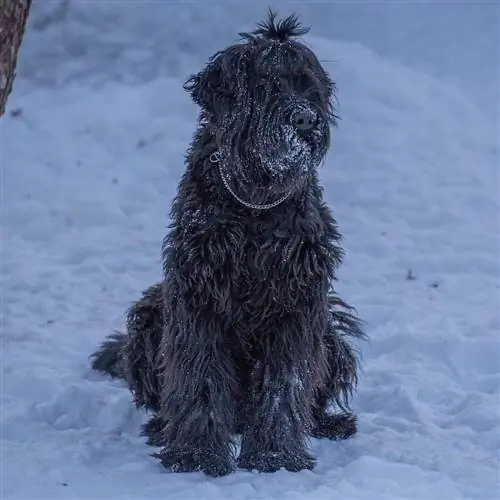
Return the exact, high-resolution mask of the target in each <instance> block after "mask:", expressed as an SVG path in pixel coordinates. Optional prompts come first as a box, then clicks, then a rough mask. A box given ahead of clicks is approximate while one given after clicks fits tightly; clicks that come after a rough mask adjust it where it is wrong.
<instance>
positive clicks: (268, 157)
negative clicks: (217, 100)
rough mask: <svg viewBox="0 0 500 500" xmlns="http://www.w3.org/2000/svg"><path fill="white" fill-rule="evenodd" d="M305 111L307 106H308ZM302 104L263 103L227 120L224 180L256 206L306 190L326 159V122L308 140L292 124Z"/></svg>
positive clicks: (221, 142)
mask: <svg viewBox="0 0 500 500" xmlns="http://www.w3.org/2000/svg"><path fill="white" fill-rule="evenodd" d="M302 106H304V105H303V104H302ZM298 110H300V109H298V106H297V103H296V102H293V101H290V100H289V102H288V103H285V104H284V103H280V102H276V103H270V104H268V105H267V106H265V105H264V104H260V105H258V106H254V107H253V108H252V107H251V106H249V105H246V106H245V107H244V109H243V110H242V109H239V110H237V112H234V111H233V113H230V114H228V115H226V117H225V118H224V120H223V124H224V125H223V127H222V129H221V133H220V135H219V137H218V143H219V150H220V161H221V165H220V166H221V168H222V170H223V175H224V176H225V178H226V181H227V182H229V184H230V186H231V189H232V190H233V191H234V192H236V193H238V195H239V196H241V197H242V198H243V199H245V200H246V201H247V202H249V203H251V204H257V205H261V204H268V203H273V202H274V201H276V200H277V199H278V198H280V197H282V196H285V195H286V194H287V193H291V192H293V191H294V190H296V189H298V188H299V187H300V186H301V185H303V183H304V181H306V179H307V178H308V176H309V174H310V173H311V172H312V171H313V170H314V169H316V168H317V167H318V166H319V164H320V163H321V161H322V159H323V158H324V156H325V154H326V151H327V149H328V144H329V129H328V125H327V123H326V121H325V122H324V124H323V121H320V123H321V125H320V126H319V127H317V128H316V129H315V130H314V131H312V132H310V133H309V134H308V135H302V134H301V133H300V132H299V131H298V130H297V129H296V127H294V126H293V125H292V124H291V121H290V116H291V114H292V113H293V112H297V111H298Z"/></svg>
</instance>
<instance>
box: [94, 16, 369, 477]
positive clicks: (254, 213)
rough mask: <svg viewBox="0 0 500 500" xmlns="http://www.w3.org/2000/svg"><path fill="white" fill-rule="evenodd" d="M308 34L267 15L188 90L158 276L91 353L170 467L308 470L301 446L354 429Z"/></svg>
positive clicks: (325, 142)
mask: <svg viewBox="0 0 500 500" xmlns="http://www.w3.org/2000/svg"><path fill="white" fill-rule="evenodd" d="M307 31H308V30H307V29H305V28H303V27H302V26H301V25H300V24H299V22H298V20H297V17H296V16H290V17H288V18H286V19H284V20H282V21H280V22H276V19H275V14H273V13H272V12H270V16H269V19H268V20H267V21H265V22H263V23H260V24H259V25H258V26H257V29H256V30H255V31H254V32H252V33H251V34H249V33H242V34H241V36H242V38H243V41H242V43H238V44H236V45H232V46H230V47H228V48H226V49H225V50H222V51H220V52H218V53H216V54H215V55H214V56H213V57H212V58H211V59H210V61H209V63H208V64H207V66H206V67H205V68H204V69H203V70H202V71H201V72H200V73H198V74H197V75H194V76H191V77H190V78H189V80H188V81H187V82H186V84H185V89H186V90H187V91H188V92H189V93H190V94H191V96H192V98H193V100H194V102H195V103H196V104H198V105H199V106H200V107H201V113H200V118H199V125H198V130H197V132H196V134H195V136H194V139H193V142H192V144H191V147H190V148H189V150H188V153H187V156H186V170H185V173H184V175H183V176H182V179H181V181H180V185H179V187H178V192H177V196H176V198H175V199H174V202H173V206H172V212H171V219H172V222H171V225H170V230H169V232H168V234H167V236H166V237H165V240H164V245H163V280H162V282H161V283H159V284H156V285H154V286H152V287H151V288H149V289H148V290H147V291H145V292H144V294H143V296H142V298H141V299H140V300H139V301H138V302H137V303H136V304H135V305H133V306H132V308H131V309H130V310H129V313H128V318H127V333H126V334H116V335H112V336H111V337H109V338H108V340H106V341H105V342H104V343H103V344H102V345H101V347H100V349H99V350H98V351H97V352H96V353H95V354H94V355H93V368H94V369H96V370H98V371H100V372H103V373H107V374H109V375H112V376H115V377H119V378H122V379H124V380H126V381H127V383H128V385H129V387H130V389H131V391H132V393H133V394H134V397H135V401H136V404H137V405H138V406H139V407H143V408H146V409H148V410H150V411H152V412H153V413H154V416H153V417H152V419H151V421H150V422H149V423H148V424H147V425H146V426H145V427H144V433H145V434H146V435H147V436H148V438H149V443H150V444H153V445H155V446H159V447H161V450H160V451H159V453H157V454H155V456H156V457H158V458H159V459H160V460H161V462H162V464H163V465H164V466H165V467H167V468H168V469H170V470H172V471H181V472H186V471H195V470H201V471H203V472H204V473H206V474H209V475H213V476H221V475H225V474H228V473H230V472H231V471H232V470H234V467H235V465H238V466H239V467H240V468H244V469H255V470H257V471H262V472H273V471H276V470H278V469H280V468H285V469H287V470H289V471H299V470H302V469H311V468H312V467H313V465H314V458H313V457H312V456H311V455H310V454H309V452H308V447H307V445H308V438H309V437H310V436H314V437H325V438H329V439H344V438H347V437H349V436H351V435H353V434H354V433H355V432H356V420H355V417H354V415H353V414H352V413H351V412H350V410H349V399H350V396H351V394H352V390H353V389H354V386H355V384H356V380H357V371H356V370H357V357H356V353H355V350H354V348H353V346H352V345H351V342H350V341H351V340H352V339H355V338H361V337H363V333H362V331H361V329H360V322H359V320H358V319H357V318H356V316H355V314H354V311H353V309H351V308H350V307H349V306H347V304H345V303H344V302H342V301H341V300H340V299H339V298H338V297H337V296H336V294H335V292H334V290H333V288H332V285H333V283H334V279H335V278H334V275H335V271H336V269H337V266H338V265H339V263H340V261H341V257H342V249H341V247H340V242H341V236H340V234H339V232H338V230H337V226H336V222H335V220H334V218H333V217H332V214H331V212H330V209H329V208H328V206H327V205H326V204H325V202H324V201H323V196H322V189H321V187H320V185H319V183H318V173H317V168H318V167H319V165H320V164H321V162H322V161H323V160H324V158H325V155H326V153H327V150H328V149H329V146H330V126H331V125H335V124H336V119H337V117H336V115H335V113H334V108H333V101H334V97H335V96H334V90H335V86H334V83H333V82H332V80H331V79H330V78H329V76H328V74H327V73H326V72H325V70H324V69H323V67H322V66H321V64H320V62H319V61H318V59H317V58H316V56H315V55H314V53H313V52H312V51H311V50H310V49H309V48H308V47H307V46H305V45H304V44H303V43H300V42H299V41H298V40H297V39H296V37H298V36H300V35H303V34H305V33H306V32H307ZM332 404H333V405H336V406H337V407H338V408H339V409H340V410H341V411H340V412H339V413H337V414H330V413H328V407H329V406H331V405H332ZM236 433H240V434H241V451H240V454H239V457H238V460H237V461H236V448H235V446H234V440H233V438H234V435H235V434H236Z"/></svg>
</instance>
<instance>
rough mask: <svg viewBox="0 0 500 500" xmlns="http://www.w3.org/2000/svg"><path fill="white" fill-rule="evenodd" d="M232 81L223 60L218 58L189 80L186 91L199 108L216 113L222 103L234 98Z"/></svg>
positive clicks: (185, 87) (185, 85) (185, 86)
mask: <svg viewBox="0 0 500 500" xmlns="http://www.w3.org/2000/svg"><path fill="white" fill-rule="evenodd" d="M231 80H232V79H231V78H229V77H228V75H227V72H226V70H225V69H224V65H223V64H222V60H221V58H220V57H216V58H214V59H212V60H211V61H210V62H209V64H208V65H207V66H206V67H205V68H204V69H203V70H202V71H200V72H199V73H198V74H196V75H191V76H190V77H189V78H188V80H187V81H186V83H185V84H184V90H186V91H187V92H189V94H190V95H191V97H192V99H193V101H194V102H195V103H196V104H198V106H201V107H202V108H203V109H205V110H207V111H209V112H212V113H215V112H216V110H217V109H218V108H219V107H220V104H222V101H224V100H226V101H227V100H228V99H230V98H231V97H232V96H233V85H232V82H231ZM226 104H227V102H226Z"/></svg>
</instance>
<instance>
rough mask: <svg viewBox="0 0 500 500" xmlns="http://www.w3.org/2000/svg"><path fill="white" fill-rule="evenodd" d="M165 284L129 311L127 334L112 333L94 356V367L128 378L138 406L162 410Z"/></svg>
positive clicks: (140, 300) (147, 293) (126, 379)
mask: <svg viewBox="0 0 500 500" xmlns="http://www.w3.org/2000/svg"><path fill="white" fill-rule="evenodd" d="M162 306H163V295H162V287H161V285H160V284H156V285H153V286H151V287H150V288H148V289H147V290H146V291H145V292H144V293H143V294H142V297H141V298H140V299H139V300H138V301H137V302H136V303H135V304H133V305H132V307H131V308H130V309H129V310H128V313H127V320H126V334H122V333H119V334H113V335H111V336H109V337H108V338H107V339H106V340H105V341H104V342H103V343H102V344H101V346H100V347H99V349H98V350H97V351H96V352H95V353H94V354H92V356H91V360H92V362H91V366H92V368H93V369H94V370H97V371H99V372H101V373H104V374H107V375H110V376H112V377H114V378H121V379H123V380H125V381H126V382H127V384H128V386H129V389H130V390H131V392H132V393H133V395H134V400H135V403H136V405H137V406H139V407H144V408H147V409H149V410H153V411H155V410H157V409H158V376H157V370H156V365H157V360H156V357H157V352H158V347H159V344H160V339H161V334H162V323H163V319H162V314H163V311H162Z"/></svg>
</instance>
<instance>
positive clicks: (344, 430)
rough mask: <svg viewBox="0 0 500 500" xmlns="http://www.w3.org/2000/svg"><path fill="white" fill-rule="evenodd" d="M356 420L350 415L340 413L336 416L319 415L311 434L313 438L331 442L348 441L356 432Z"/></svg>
mask: <svg viewBox="0 0 500 500" xmlns="http://www.w3.org/2000/svg"><path fill="white" fill-rule="evenodd" d="M357 430H358V429H357V419H356V416H355V415H353V414H352V413H340V414H337V415H328V414H326V413H325V414H323V415H321V416H320V417H319V418H318V419H317V422H316V426H315V427H314V429H313V430H312V432H311V435H312V436H313V437H315V438H319V439H321V438H326V439H332V440H340V439H348V438H350V437H352V436H354V434H356V432H357Z"/></svg>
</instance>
